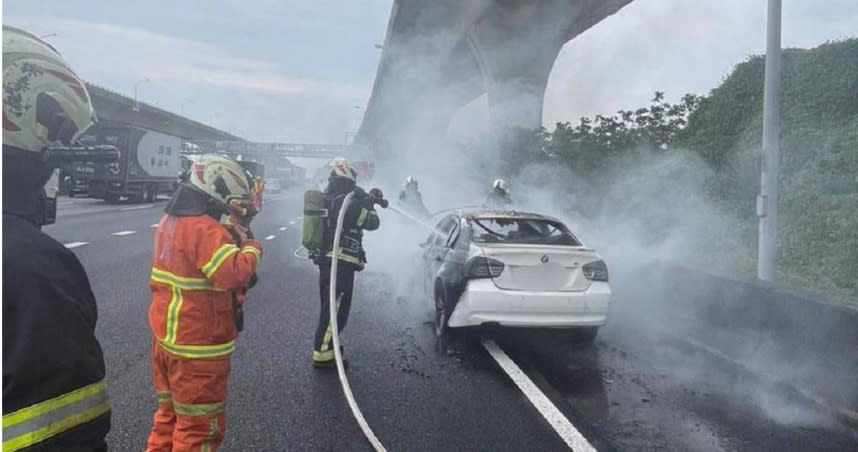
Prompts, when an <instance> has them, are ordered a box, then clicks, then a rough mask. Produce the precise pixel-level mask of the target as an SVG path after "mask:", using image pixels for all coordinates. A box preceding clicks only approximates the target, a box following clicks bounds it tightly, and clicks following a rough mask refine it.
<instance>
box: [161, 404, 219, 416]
mask: <svg viewBox="0 0 858 452" xmlns="http://www.w3.org/2000/svg"><path fill="white" fill-rule="evenodd" d="M225 408H226V403H225V402H218V403H195V404H192V405H191V404H184V403H179V402H173V409H174V410H175V411H176V414H181V415H182V416H191V417H200V416H214V415H216V414H220V413H223V411H224V409H225Z"/></svg>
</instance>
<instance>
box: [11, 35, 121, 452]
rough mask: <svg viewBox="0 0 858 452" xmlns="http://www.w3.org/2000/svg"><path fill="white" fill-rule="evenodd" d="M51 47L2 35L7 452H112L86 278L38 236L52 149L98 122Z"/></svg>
mask: <svg viewBox="0 0 858 452" xmlns="http://www.w3.org/2000/svg"><path fill="white" fill-rule="evenodd" d="M95 119H96V118H95V112H94V110H93V107H92V102H91V99H90V97H89V93H88V92H87V90H86V85H84V82H83V81H82V80H81V79H80V78H79V77H78V76H77V75H75V73H74V72H73V71H72V70H71V69H70V68H69V67H68V65H67V64H66V63H65V61H63V59H62V57H61V56H60V54H59V53H57V51H56V50H54V48H53V47H51V46H50V45H49V44H47V43H45V42H44V41H41V40H40V39H38V38H36V37H35V36H33V35H31V34H29V33H27V32H25V31H23V30H19V29H17V28H14V27H8V26H6V25H4V26H3V451H9V452H12V451H19V450H25V451H54V450H83V451H105V450H107V444H106V443H105V439H104V438H105V436H106V435H107V432H108V431H109V430H110V403H109V401H108V397H107V388H106V383H105V379H104V358H103V355H102V351H101V346H100V345H99V343H98V340H97V339H96V338H95V324H96V320H97V318H98V311H97V308H96V302H95V297H94V296H93V294H92V290H91V288H90V285H89V278H88V277H87V275H86V272H85V271H84V269H83V266H82V265H81V263H80V261H79V260H78V259H77V257H75V255H74V253H72V252H71V251H69V250H68V249H66V248H65V247H64V246H63V245H62V244H60V243H59V242H57V241H56V240H54V239H52V238H51V237H49V236H48V235H46V234H44V233H43V232H41V231H40V227H41V224H40V223H41V221H44V219H45V218H50V217H52V216H53V215H50V214H49V215H46V214H45V212H44V207H45V206H46V205H48V203H46V202H45V200H44V199H43V196H44V188H43V187H44V185H45V183H46V182H47V181H48V179H49V178H50V177H51V174H52V173H53V169H54V167H53V165H52V164H49V163H48V162H47V158H48V157H49V151H48V150H47V148H48V146H49V145H51V146H58V145H62V146H70V145H73V144H75V143H76V142H77V138H78V137H79V136H80V135H81V134H82V133H84V131H86V130H87V128H89V127H90V126H91V125H92V124H93V123H94V121H95Z"/></svg>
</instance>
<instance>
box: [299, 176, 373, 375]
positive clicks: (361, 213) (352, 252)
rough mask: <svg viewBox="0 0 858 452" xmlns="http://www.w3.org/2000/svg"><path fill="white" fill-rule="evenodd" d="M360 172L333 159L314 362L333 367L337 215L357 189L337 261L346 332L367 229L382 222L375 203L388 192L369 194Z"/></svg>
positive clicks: (339, 310) (340, 317)
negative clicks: (359, 179) (333, 266)
mask: <svg viewBox="0 0 858 452" xmlns="http://www.w3.org/2000/svg"><path fill="white" fill-rule="evenodd" d="M356 179H357V172H356V171H355V169H354V168H353V167H352V166H351V165H350V164H349V162H348V161H346V160H345V159H335V160H333V161H332V162H331V165H330V172H329V177H328V186H327V188H326V189H325V206H326V207H327V209H328V216H327V222H326V225H325V228H324V237H323V239H322V249H321V252H320V254H319V255H318V256H317V257H316V258H315V262H316V264H317V265H318V266H319V298H320V300H321V311H320V312H319V324H318V326H317V327H316V335H315V338H314V342H313V365H314V366H316V367H333V366H334V350H333V348H332V347H333V339H332V336H331V335H332V330H331V325H330V317H329V315H330V306H329V291H330V283H331V256H332V252H331V251H332V250H333V247H334V233H335V230H336V227H337V218H338V217H339V213H340V208H341V207H342V205H343V200H344V199H345V197H346V195H348V194H349V193H351V192H354V196H353V197H352V200H351V203H350V204H349V207H348V210H347V211H346V213H345V216H344V217H343V231H342V237H341V240H340V243H339V249H338V258H339V262H338V264H337V327H338V331H342V330H343V328H345V326H346V322H347V321H348V319H349V310H350V308H351V303H352V290H353V289H354V280H355V272H358V271H361V270H362V269H363V268H364V265H366V253H365V252H364V249H363V231H364V230H367V231H374V230H376V229H378V226H379V224H380V221H379V218H378V215H377V214H376V212H375V209H374V204H381V205H382V206H384V205H386V201H385V200H384V195H383V193H382V192H381V190H379V189H378V188H373V189H372V190H370V192H369V193H367V192H365V191H364V190H363V189H361V188H360V187H358V186H357V183H356Z"/></svg>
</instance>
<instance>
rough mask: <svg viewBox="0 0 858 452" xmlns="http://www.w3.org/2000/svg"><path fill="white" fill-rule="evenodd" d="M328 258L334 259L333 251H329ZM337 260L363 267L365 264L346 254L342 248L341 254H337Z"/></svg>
mask: <svg viewBox="0 0 858 452" xmlns="http://www.w3.org/2000/svg"><path fill="white" fill-rule="evenodd" d="M327 256H328V257H330V258H333V257H334V253H333V251H329V252H328V254H327ZM337 259H339V260H341V261H344V262H349V263H351V264H355V265H358V266H361V267H363V262H361V261H360V259H358V258H356V257H354V256H350V255H348V254H346V253H344V252H343V249H342V248H340V252H339V253H337Z"/></svg>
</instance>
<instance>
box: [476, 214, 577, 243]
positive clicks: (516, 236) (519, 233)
mask: <svg viewBox="0 0 858 452" xmlns="http://www.w3.org/2000/svg"><path fill="white" fill-rule="evenodd" d="M472 224H473V228H472V229H473V240H474V242H475V243H513V244H527V245H558V246H581V242H579V241H578V239H576V238H575V236H573V235H572V233H571V232H569V230H568V229H566V226H564V225H563V223H560V222H558V221H551V220H542V219H534V218H479V219H474V220H472Z"/></svg>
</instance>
